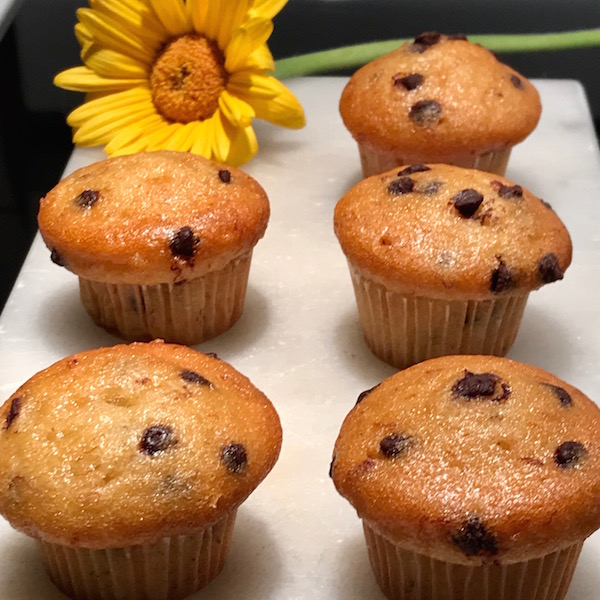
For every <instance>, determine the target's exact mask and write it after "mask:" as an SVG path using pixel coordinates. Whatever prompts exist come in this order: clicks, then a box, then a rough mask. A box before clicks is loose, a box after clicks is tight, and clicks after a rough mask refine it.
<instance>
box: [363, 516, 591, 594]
mask: <svg viewBox="0 0 600 600" xmlns="http://www.w3.org/2000/svg"><path fill="white" fill-rule="evenodd" d="M363 529H364V533H365V539H366V542H367V549H368V553H369V559H370V561H371V566H372V568H373V573H374V575H375V579H376V580H377V583H378V585H379V587H380V588H381V590H382V591H383V593H384V594H385V596H386V597H387V598H389V599H390V600H562V599H563V598H564V597H565V595H566V594H567V590H568V588H569V584H570V583H571V579H572V577H573V572H574V571H575V565H576V564H577V559H578V558H579V553H580V552H581V547H582V545H583V542H579V543H577V544H574V545H572V546H568V547H567V548H564V549H563V550H559V551H557V552H553V553H551V554H547V555H546V556H542V557H541V558H535V559H532V560H529V561H524V562H518V563H511V564H506V565H502V564H494V565H482V566H474V567H471V566H468V565H459V564H453V563H448V562H444V561H440V560H436V559H434V558H430V557H428V556H425V555H422V554H417V553H415V552H412V551H410V550H406V549H404V548H402V547H401V546H398V545H396V544H393V543H392V542H390V541H389V540H387V539H386V538H384V537H382V536H381V535H379V534H378V533H376V532H375V531H374V530H373V529H372V528H371V527H370V526H369V524H368V523H367V522H365V521H363Z"/></svg>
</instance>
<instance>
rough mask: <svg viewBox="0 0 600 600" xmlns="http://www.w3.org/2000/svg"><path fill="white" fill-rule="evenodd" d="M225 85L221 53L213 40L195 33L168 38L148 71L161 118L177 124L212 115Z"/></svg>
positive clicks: (153, 98)
mask: <svg viewBox="0 0 600 600" xmlns="http://www.w3.org/2000/svg"><path fill="white" fill-rule="evenodd" d="M226 85H227V71H226V70H225V67H224V57H223V54H222V52H221V51H220V50H219V48H218V46H217V45H216V44H215V43H214V42H211V41H210V40H207V39H206V38H205V37H204V36H201V35H195V34H186V35H182V36H180V37H178V38H175V39H173V40H171V41H170V42H169V43H168V44H167V45H166V46H165V48H164V49H163V50H162V51H161V52H160V54H159V55H158V56H157V58H156V60H155V62H154V64H153V65H152V72H151V73H150V89H151V90H152V101H153V102H154V106H155V107H156V109H157V110H158V112H160V113H161V114H162V115H163V117H165V118H166V119H169V120H171V121H177V122H179V123H189V122H190V121H203V120H204V119H207V118H209V117H211V116H212V114H213V113H214V112H215V110H216V109H217V107H218V104H219V96H220V95H221V92H223V91H224V90H225V86H226Z"/></svg>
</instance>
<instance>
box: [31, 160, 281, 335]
mask: <svg viewBox="0 0 600 600" xmlns="http://www.w3.org/2000/svg"><path fill="white" fill-rule="evenodd" d="M268 219H269V202H268V199H267V196H266V194H265V192H264V190H263V189H262V188H261V187H260V185H259V184H258V183H257V182H256V181H254V180H253V179H252V178H251V177H250V176H248V175H246V174H245V173H243V172H241V171H239V170H237V169H233V168H231V167H227V166H224V165H219V164H217V163H214V162H212V161H209V160H207V159H205V158H202V157H200V156H196V155H193V154H190V153H187V152H171V151H160V152H145V153H139V154H133V155H129V156H120V157H115V158H110V159H107V160H104V161H100V162H97V163H94V164H92V165H89V166H87V167H84V168H82V169H79V170H77V171H75V172H74V173H72V174H71V175H69V176H68V177H66V178H65V179H63V180H62V181H61V182H59V184H58V185H57V186H56V187H55V188H54V189H53V190H51V191H50V192H49V193H48V194H47V195H46V196H45V197H44V198H42V200H41V201H40V210H39V215H38V223H39V227H40V232H41V234H42V237H43V238H44V241H45V242H46V244H47V246H48V248H49V249H50V251H51V258H52V260H53V261H54V262H55V263H57V264H59V265H61V266H64V267H66V268H67V269H69V270H71V271H72V272H73V273H75V274H76V275H78V276H79V284H80V291H81V300H82V302H83V305H84V306H85V308H86V310H87V311H88V313H89V314H90V315H91V317H92V318H93V319H94V321H95V322H96V323H97V324H98V325H101V326H102V327H105V328H106V329H108V330H110V331H112V332H114V333H116V334H117V335H119V336H121V337H123V338H125V339H128V340H142V341H147V340H150V339H153V338H163V339H165V340H167V341H171V342H177V343H183V344H197V343H199V342H201V341H204V340H206V339H209V338H211V337H214V336H216V335H219V334H220V333H222V332H224V331H225V330H227V329H229V328H230V327H231V326H232V325H233V324H234V323H235V322H236V321H237V320H238V319H239V317H240V316H241V314H242V310H243V306H244V299H245V295H246V285H247V281H248V273H249V269H250V261H251V256H252V250H253V248H254V246H255V245H256V243H257V242H258V240H259V239H260V238H261V237H262V236H263V234H264V232H265V229H266V227H267V222H268Z"/></svg>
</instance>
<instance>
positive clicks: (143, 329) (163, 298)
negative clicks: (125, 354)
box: [79, 252, 252, 345]
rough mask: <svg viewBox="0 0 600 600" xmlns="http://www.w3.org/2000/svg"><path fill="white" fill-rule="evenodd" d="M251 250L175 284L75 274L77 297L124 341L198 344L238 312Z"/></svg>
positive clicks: (226, 326) (229, 322)
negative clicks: (113, 280) (112, 280)
mask: <svg viewBox="0 0 600 600" xmlns="http://www.w3.org/2000/svg"><path fill="white" fill-rule="evenodd" d="M251 258H252V252H249V253H248V254H246V255H244V256H242V257H239V258H237V259H235V260H233V261H231V262H230V263H228V264H227V265H226V266H225V267H224V268H223V269H221V270H219V271H212V272H209V273H207V274H206V275H203V276H202V277H196V278H195V279H189V280H185V281H182V282H179V283H163V284H158V285H126V284H109V283H101V282H97V281H91V280H89V279H84V278H82V277H80V278H79V290H80V295H81V301H82V303H83V305H84V307H85V309H86V310H87V312H88V313H89V314H90V316H91V317H92V319H93V320H94V322H95V323H96V324H97V325H100V326H101V327H104V328H105V329H108V330H109V331H111V332H114V333H116V334H117V335H119V336H120V337H122V338H124V339H126V340H129V341H134V340H138V341H149V340H152V339H155V338H161V339H163V340H165V341H167V342H173V343H178V344H187V345H193V344H199V343H200V342H203V341H204V340H208V339H211V338H213V337H215V336H217V335H219V334H221V333H223V332H225V331H227V330H228V329H229V328H230V327H231V326H232V325H233V324H234V323H235V322H236V321H237V320H238V319H239V318H240V317H241V315H242V311H243V309H244V301H245V297H246V288H247V284H248V275H249V271H250V262H251Z"/></svg>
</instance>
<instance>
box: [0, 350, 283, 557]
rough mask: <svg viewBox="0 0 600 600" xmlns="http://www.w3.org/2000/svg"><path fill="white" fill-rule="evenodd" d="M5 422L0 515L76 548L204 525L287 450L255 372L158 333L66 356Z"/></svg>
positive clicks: (22, 392)
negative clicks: (249, 375)
mask: <svg viewBox="0 0 600 600" xmlns="http://www.w3.org/2000/svg"><path fill="white" fill-rule="evenodd" d="M0 419H1V420H2V422H3V427H2V430H1V431H0V512H1V513H2V514H3V515H4V516H5V517H6V518H7V519H8V521H9V522H10V523H11V525H12V526H13V527H15V528H16V529H19V530H21V531H23V532H25V533H27V534H28V535H31V536H33V537H37V538H42V539H44V540H48V541H50V542H54V543H59V544H65V545H70V546H76V547H88V548H107V547H119V546H128V545H132V544H141V543H145V542H151V541H155V540H158V539H160V538H162V537H164V536H172V535H178V534H186V533H190V532H193V531H196V530H199V529H202V528H204V527H205V526H207V525H210V524H211V523H214V522H215V521H217V520H219V519H220V518H221V517H223V516H224V515H225V514H226V513H228V512H229V511H231V510H232V509H234V508H236V507H237V506H238V505H239V504H240V503H241V502H242V501H243V500H245V499H246V497H247V496H248V495H249V494H250V493H251V492H252V491H253V490H254V488H255V487H256V486H257V485H258V484H259V483H260V482H261V480H262V479H263V478H264V477H265V476H266V475H267V473H268V472H269V471H270V470H271V468H272V467H273V465H274V464H275V462H276V460H277V457H278V455H279V450H280V446H281V426H280V423H279V418H278V416H277V413H276V412H275V409H274V408H273V406H272V405H271V403H270V402H269V400H268V399H267V398H266V397H265V396H264V395H263V394H262V393H261V392H260V391H259V390H258V389H256V388H255V387H254V386H253V385H252V384H251V383H250V381H248V379H247V378H246V377H244V376H243V375H241V374H240V373H239V372H237V371H236V370H235V369H234V368H233V367H231V366H230V365H229V364H227V363H225V362H223V361H221V360H219V359H217V358H215V357H213V356H209V355H204V354H201V353H199V352H196V351H194V350H192V349H190V348H188V347H184V346H176V345H171V344H165V343H163V342H161V341H154V342H150V343H147V344H144V343H134V344H131V345H118V346H114V347H112V348H101V349H96V350H90V351H89V352H81V353H79V354H75V355H73V356H70V357H68V358H65V359H63V360H61V361H59V362H57V363H55V364H54V365H52V366H51V367H49V368H47V369H45V370H44V371H41V372H39V373H38V374H36V375H35V376H34V377H32V378H31V379H30V380H29V381H27V382H26V383H25V384H24V385H23V386H21V388H20V389H19V390H17V391H16V392H15V393H14V394H13V395H12V396H11V397H10V399H9V400H8V401H7V402H6V403H5V404H4V406H3V407H2V409H1V412H0Z"/></svg>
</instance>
